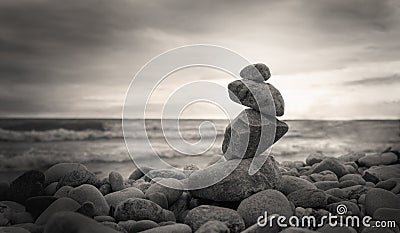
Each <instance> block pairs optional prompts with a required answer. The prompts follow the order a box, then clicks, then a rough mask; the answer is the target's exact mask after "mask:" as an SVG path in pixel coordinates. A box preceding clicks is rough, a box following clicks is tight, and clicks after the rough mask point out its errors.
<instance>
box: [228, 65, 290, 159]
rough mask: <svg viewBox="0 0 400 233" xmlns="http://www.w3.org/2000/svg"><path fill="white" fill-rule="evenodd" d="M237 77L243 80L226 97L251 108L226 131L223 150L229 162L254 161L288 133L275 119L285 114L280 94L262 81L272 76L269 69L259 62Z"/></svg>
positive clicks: (243, 112) (240, 115)
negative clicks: (240, 159) (233, 160)
mask: <svg viewBox="0 0 400 233" xmlns="http://www.w3.org/2000/svg"><path fill="white" fill-rule="evenodd" d="M240 76H241V77H242V78H243V79H242V80H236V81H234V82H231V83H230V84H229V85H228V89H229V96H230V98H231V100H233V101H235V102H237V103H239V104H242V105H244V106H247V107H250V108H251V109H246V110H243V111H242V112H241V113H240V114H239V115H238V116H237V117H236V118H235V119H234V120H233V121H232V123H231V124H229V125H228V127H227V128H226V130H225V135H224V141H223V144H222V151H223V152H224V156H225V158H226V159H228V160H229V159H235V158H253V157H255V156H257V155H259V154H261V153H262V152H264V151H265V150H266V149H268V148H269V147H270V146H271V145H272V144H273V143H275V142H276V141H278V140H279V139H280V138H281V137H282V136H283V135H285V134H286V132H287V131H288V125H287V124H286V123H284V122H282V121H279V120H278V119H276V117H275V116H282V115H283V114H284V111H285V103H284V101H283V98H282V95H281V93H280V92H279V91H278V89H276V88H275V87H274V86H273V85H271V84H269V83H265V82H264V81H267V80H268V79H269V78H270V77H271V73H270V70H269V68H268V67H267V66H266V65H264V64H260V63H258V64H254V65H249V66H246V67H245V68H244V69H243V70H242V71H241V72H240ZM271 127H275V129H274V128H271ZM274 131H275V132H274ZM263 134H264V138H262V135H263ZM265 136H266V137H265ZM272 137H274V138H272ZM262 139H264V141H263V140H262Z"/></svg>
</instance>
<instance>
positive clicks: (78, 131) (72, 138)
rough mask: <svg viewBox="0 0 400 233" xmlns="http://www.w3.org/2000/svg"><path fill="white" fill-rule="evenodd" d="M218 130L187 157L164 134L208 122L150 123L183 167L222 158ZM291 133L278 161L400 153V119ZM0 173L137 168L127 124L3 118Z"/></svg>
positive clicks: (160, 145) (303, 126)
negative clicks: (65, 166)
mask: <svg viewBox="0 0 400 233" xmlns="http://www.w3.org/2000/svg"><path fill="white" fill-rule="evenodd" d="M211 121H212V122H213V123H214V125H215V129H216V130H208V131H205V132H203V133H204V134H202V137H205V138H207V137H210V138H213V137H214V135H215V136H216V140H215V142H214V143H213V144H212V146H211V147H210V149H209V150H208V151H206V152H205V153H202V154H200V155H185V154H182V153H179V152H176V151H175V150H174V149H173V148H171V147H170V146H169V145H168V143H167V142H166V141H165V139H164V136H163V132H165V133H167V134H168V135H172V136H173V137H172V143H173V141H174V140H177V141H179V140H181V136H182V137H183V138H184V139H185V140H187V141H189V142H196V141H198V140H199V139H200V134H199V125H200V124H201V123H202V122H203V121H202V120H181V121H180V128H179V130H180V133H178V132H177V130H176V129H174V128H171V127H169V124H168V122H167V123H166V124H164V125H163V127H162V126H161V123H160V121H159V120H146V129H147V135H148V138H149V141H150V142H151V144H152V146H153V148H154V150H155V151H156V153H157V154H158V155H159V156H160V157H161V158H162V159H164V160H165V161H167V162H168V163H170V164H172V165H174V166H177V167H183V166H184V165H185V164H191V163H192V164H197V165H198V166H200V167H204V166H206V165H207V164H208V163H209V162H210V161H212V160H215V159H216V158H218V157H219V156H221V154H222V151H221V144H222V139H223V133H224V130H225V127H226V125H227V121H225V120H211ZM286 122H287V123H288V124H289V132H288V133H287V134H286V135H285V136H284V137H283V138H282V139H281V140H279V141H278V142H277V143H276V144H275V145H274V146H273V148H272V154H273V155H274V156H275V157H276V159H277V160H278V161H283V160H304V158H305V157H306V156H307V155H309V154H310V153H314V152H322V153H324V154H326V155H330V156H340V155H343V154H346V153H349V152H352V151H364V152H366V153H377V152H380V151H383V150H385V149H386V148H388V147H392V148H393V149H398V150H400V120H379V121H378V120H363V121H310V120H304V121H286ZM127 124H129V125H131V126H132V127H133V128H135V127H140V124H141V121H137V120H130V121H128V122H127ZM129 137H132V138H133V139H134V141H135V143H137V150H136V153H139V154H140V155H141V156H144V157H145V156H148V155H147V154H146V153H148V152H146V151H140V148H141V147H140V145H141V144H142V143H146V140H148V139H147V137H146V135H139V133H135V132H133V133H131V134H130V135H129ZM0 161H1V163H0V173H1V174H3V176H4V177H5V176H7V175H5V174H8V175H9V174H17V173H18V172H21V171H25V170H30V169H39V170H43V169H46V168H47V167H49V166H51V165H53V164H55V163H59V162H80V163H83V164H86V165H87V166H88V167H89V168H93V169H94V170H96V172H98V173H100V174H103V175H104V174H106V173H107V172H108V171H109V170H113V169H114V170H115V169H119V170H120V172H121V173H125V174H127V173H129V172H130V171H131V170H132V169H133V167H134V165H133V163H132V161H131V158H130V156H129V153H128V151H127V149H126V146H125V142H124V138H123V134H122V128H121V120H68V119H34V120H26V119H3V120H0Z"/></svg>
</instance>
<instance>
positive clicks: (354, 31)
mask: <svg viewBox="0 0 400 233" xmlns="http://www.w3.org/2000/svg"><path fill="white" fill-rule="evenodd" d="M399 12H400V10H399V3H398V1H396V0H335V1H330V0H322V1H314V2H313V3H312V4H310V3H309V1H307V0H301V1H292V0H282V1H274V0H268V1H264V0H255V1H239V0H233V1H232V0H229V1H228V0H222V1H212V0H205V1H182V0H169V1H164V0H159V1H132V0H113V1H110V0H86V1H81V0H71V1H63V0H18V1H15V0H4V1H0V87H1V89H0V90H1V91H2V94H1V95H0V105H1V106H2V108H1V112H0V116H2V115H7V116H8V115H12V114H13V113H15V114H24V113H26V114H27V115H35V114H44V115H46V114H48V115H54V114H53V113H61V114H66V115H68V114H69V115H73V116H75V115H79V116H87V115H90V116H93V114H94V113H95V114H100V115H101V114H104V115H106V116H108V115H117V116H119V115H120V112H112V113H109V112H105V111H106V110H107V107H104V106H101V104H100V103H99V100H97V99H96V100H95V101H94V100H92V99H91V98H90V97H91V96H105V95H106V94H107V93H111V94H110V95H115V96H117V97H107V98H109V99H112V98H115V99H113V100H112V101H110V100H109V99H105V100H104V103H105V104H109V105H110V106H111V107H110V108H111V109H113V111H115V110H116V109H118V111H119V109H120V108H119V107H116V103H119V102H120V103H121V104H122V101H123V99H122V98H121V96H123V93H125V91H126V88H127V86H128V84H129V82H130V79H131V78H132V77H133V75H134V73H135V72H136V71H137V70H138V69H139V68H140V67H141V66H142V65H143V64H144V63H145V62H147V61H148V60H149V59H150V58H152V57H153V56H156V55H158V54H159V53H161V52H164V51H165V50H167V49H171V48H173V47H177V46H181V45H184V44H190V43H212V44H219V45H222V46H226V47H228V48H231V49H234V50H237V51H239V52H240V53H243V55H245V56H252V58H254V59H260V60H264V59H265V60H266V59H267V58H268V59H269V60H267V61H268V62H270V64H271V65H272V66H273V68H272V69H273V70H274V72H275V74H297V73H304V72H311V71H325V70H329V69H341V68H346V67H351V66H352V65H356V64H361V63H364V62H367V61H368V62H369V61H371V62H382V61H398V60H400V53H399V52H398V51H400V47H399V46H398V40H399V39H400V30H399V29H400V28H399V27H400V26H399V25H400V17H399V16H400V15H399ZM396 72H397V71H396ZM361 81H362V80H361ZM367 82H368V81H367ZM349 85H355V84H351V82H350V83H349ZM121 93H122V94H121ZM88 97H89V98H88ZM100 101H101V100H100ZM107 101H110V102H107ZM111 102H112V103H111ZM102 111H103V112H102Z"/></svg>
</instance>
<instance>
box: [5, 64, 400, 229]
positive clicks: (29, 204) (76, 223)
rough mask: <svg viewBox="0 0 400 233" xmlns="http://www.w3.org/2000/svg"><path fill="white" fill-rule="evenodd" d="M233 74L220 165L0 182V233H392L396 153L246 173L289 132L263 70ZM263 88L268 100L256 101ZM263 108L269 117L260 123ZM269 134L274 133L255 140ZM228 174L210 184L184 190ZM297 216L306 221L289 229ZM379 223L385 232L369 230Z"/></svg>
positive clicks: (399, 208) (398, 170)
mask: <svg viewBox="0 0 400 233" xmlns="http://www.w3.org/2000/svg"><path fill="white" fill-rule="evenodd" d="M240 75H241V77H242V78H243V79H242V80H237V81H234V82H232V83H231V84H229V86H228V89H229V90H230V91H231V93H232V96H231V99H232V101H235V102H238V103H240V104H242V105H244V106H246V107H248V108H247V109H245V110H243V111H242V112H241V113H240V114H239V115H238V116H237V117H236V118H235V119H234V120H233V121H232V122H231V123H229V124H228V125H227V126H226V129H225V132H224V138H223V140H222V152H223V157H221V158H222V159H219V160H215V161H213V162H211V163H210V164H209V166H206V168H200V167H198V166H197V165H195V164H190V163H188V164H186V165H185V166H183V169H180V170H168V169H157V168H153V167H151V166H149V167H140V168H135V169H132V170H131V171H129V175H125V174H127V171H126V168H125V170H123V169H120V168H115V169H113V170H111V171H107V172H106V173H107V176H106V177H104V175H99V173H98V172H97V171H94V170H93V169H91V168H90V167H88V166H85V165H84V164H82V163H79V162H68V163H66V162H60V163H57V164H55V165H53V166H51V167H49V168H47V169H45V170H43V171H41V170H29V171H26V172H24V173H23V174H21V175H19V176H18V177H16V178H15V179H12V180H9V181H3V182H1V183H0V232H11V233H12V232H14V233H29V232H30V233H56V232H57V233H89V232H96V233H106V232H110V233H118V232H119V233H136V232H143V233H179V232H182V233H192V232H195V233H206V232H211V233H240V232H242V233H261V232H266V233H278V232H283V233H302V232H303V233H307V232H321V233H335V232H338V233H339V232H349V233H357V232H360V233H369V232H387V233H395V232H400V228H399V224H400V152H399V151H398V150H397V149H396V146H397V145H393V146H394V147H393V148H394V149H392V147H389V148H387V149H384V150H381V151H379V150H378V149H377V150H376V151H374V152H372V153H371V152H369V153H365V152H363V151H353V152H349V153H347V154H344V155H340V156H339V155H335V156H331V155H327V154H325V153H323V152H316V153H309V154H308V155H307V157H306V158H305V160H304V161H302V160H299V161H297V160H289V161H277V160H276V158H275V157H274V156H273V155H267V156H265V162H263V163H262V164H260V167H259V169H258V170H256V171H255V173H254V174H250V172H249V171H250V168H251V166H252V162H253V160H255V159H256V158H260V157H257V156H260V155H261V154H262V152H264V151H265V150H266V149H268V148H269V147H271V146H272V145H273V144H275V143H276V142H278V141H279V140H280V139H281V138H284V136H285V134H286V133H287V132H288V131H289V130H290V129H289V125H288V124H286V123H285V122H283V121H280V120H279V119H277V118H276V117H277V116H278V117H280V116H282V115H283V114H284V108H285V107H284V106H285V105H284V100H283V97H282V96H281V94H280V92H279V90H278V89H276V88H275V87H274V86H272V84H269V83H266V81H267V80H268V79H269V78H270V76H271V74H270V71H269V68H268V67H267V66H265V65H264V64H254V65H250V66H248V67H245V68H244V69H243V70H242V72H241V73H240ZM267 89H268V91H270V93H271V97H272V99H270V98H268V97H265V96H264V95H263V94H262V93H265V90H267ZM260 102H261V103H262V104H259V103H260ZM271 105H274V108H273V110H274V111H275V112H273V114H272V115H273V117H271V116H269V117H267V118H264V117H265V116H268V115H269V114H270V113H271V112H270V109H269V108H268V106H271ZM271 126H272V127H275V129H274V130H275V133H274V134H273V135H271V134H270V135H267V136H271V137H269V138H268V137H267V139H271V140H266V141H263V137H262V135H263V132H264V130H265V128H268V129H270V127H271ZM264 139H265V138H264ZM260 148H261V149H260ZM232 168H233V169H232ZM97 169H99V168H96V170H97ZM230 169H232V172H230V173H228V174H226V176H225V177H224V178H223V179H222V180H218V181H216V182H214V183H213V184H212V185H209V186H204V187H201V188H196V189H193V188H191V187H197V186H196V185H197V184H198V183H201V182H203V181H209V180H213V179H214V178H215V177H216V176H217V175H218V174H220V173H221V171H222V172H223V171H228V170H230ZM103 173H104V171H103ZM103 173H101V174H103ZM172 187H173V188H172ZM328 216H330V217H329V218H328ZM332 216H335V217H341V218H343V217H346V216H350V217H355V218H360V219H365V218H366V217H368V219H369V221H368V223H369V225H368V226H367V225H365V224H363V225H362V224H352V225H349V224H346V225H343V224H341V225H340V226H338V225H333V224H332V222H330V218H331V217H332ZM304 217H307V218H310V217H312V219H314V220H315V223H314V224H312V223H310V224H308V225H307V224H304V223H303V224H302V225H300V223H299V222H296V221H294V222H293V221H291V219H292V220H293V219H304ZM316 223H318V224H316ZM382 223H391V224H393V225H390V226H389V225H388V226H385V227H382V225H380V226H381V227H380V228H378V227H377V226H378V224H382Z"/></svg>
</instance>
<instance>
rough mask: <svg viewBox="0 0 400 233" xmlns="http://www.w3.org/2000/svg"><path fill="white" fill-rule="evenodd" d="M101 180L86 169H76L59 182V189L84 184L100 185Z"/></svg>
mask: <svg viewBox="0 0 400 233" xmlns="http://www.w3.org/2000/svg"><path fill="white" fill-rule="evenodd" d="M98 183H99V180H98V178H97V177H96V175H95V174H93V173H92V172H90V171H89V170H86V169H82V168H79V169H76V170H72V171H70V172H68V173H66V174H65V175H64V176H63V177H62V178H61V179H60V181H59V182H58V184H57V189H59V188H61V187H63V186H72V187H78V186H80V185H82V184H91V185H94V186H96V185H98Z"/></svg>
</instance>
